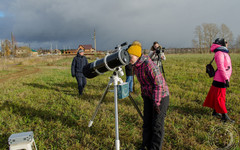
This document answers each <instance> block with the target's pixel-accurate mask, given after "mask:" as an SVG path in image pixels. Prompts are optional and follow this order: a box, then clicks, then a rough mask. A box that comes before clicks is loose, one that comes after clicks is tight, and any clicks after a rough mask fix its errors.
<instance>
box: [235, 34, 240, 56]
mask: <svg viewBox="0 0 240 150" xmlns="http://www.w3.org/2000/svg"><path fill="white" fill-rule="evenodd" d="M235 48H236V50H237V51H238V52H240V35H238V37H237V39H236V42H235Z"/></svg>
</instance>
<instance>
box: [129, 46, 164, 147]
mask: <svg viewBox="0 0 240 150" xmlns="http://www.w3.org/2000/svg"><path fill="white" fill-rule="evenodd" d="M128 53H129V55H130V57H131V59H130V63H131V64H132V65H133V69H134V73H135V74H136V76H137V79H138V81H139V82H140V84H141V93H142V98H143V100H144V116H143V142H142V148H141V149H145V147H147V149H148V150H160V149H161V148H162V143H163V138H164V118H165V116H166V112H167V108H168V105H169V91H168V86H167V83H166V81H165V80H164V78H163V76H162V74H161V72H160V70H159V67H158V66H157V65H156V64H155V63H153V61H152V60H151V59H150V57H148V56H145V55H142V48H141V43H140V42H138V41H134V42H133V44H132V45H131V46H130V47H129V49H128Z"/></svg>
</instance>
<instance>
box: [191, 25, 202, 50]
mask: <svg viewBox="0 0 240 150" xmlns="http://www.w3.org/2000/svg"><path fill="white" fill-rule="evenodd" d="M194 34H195V39H193V40H192V42H193V45H194V47H195V48H197V49H200V52H202V49H203V48H204V45H203V31H202V27H201V26H197V27H196V28H195V32H194Z"/></svg>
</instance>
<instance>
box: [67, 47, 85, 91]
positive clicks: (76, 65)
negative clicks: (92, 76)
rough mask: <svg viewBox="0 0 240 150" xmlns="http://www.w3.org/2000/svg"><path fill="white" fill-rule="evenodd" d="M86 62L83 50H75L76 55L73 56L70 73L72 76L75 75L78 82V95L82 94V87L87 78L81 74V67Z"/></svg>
mask: <svg viewBox="0 0 240 150" xmlns="http://www.w3.org/2000/svg"><path fill="white" fill-rule="evenodd" d="M86 64H88V61H87V58H86V57H85V56H84V50H82V49H80V50H78V52H77V56H75V57H74V58H73V61H72V67H71V73H72V77H76V79H77V82H78V90H79V95H82V92H83V88H84V87H85V85H86V83H87V80H86V78H85V76H84V75H83V67H84V66H85V65H86Z"/></svg>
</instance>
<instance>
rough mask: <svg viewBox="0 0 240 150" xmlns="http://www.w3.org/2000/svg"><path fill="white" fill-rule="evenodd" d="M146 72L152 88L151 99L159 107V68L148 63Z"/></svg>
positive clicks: (160, 89) (160, 90)
mask: <svg viewBox="0 0 240 150" xmlns="http://www.w3.org/2000/svg"><path fill="white" fill-rule="evenodd" d="M146 68H147V72H148V77H149V78H150V80H151V82H152V86H153V89H152V90H153V91H152V99H153V100H154V102H155V105H157V106H160V102H161V92H162V88H161V83H162V82H161V73H160V70H159V67H157V66H156V65H154V64H153V62H152V61H151V62H149V63H148V67H146Z"/></svg>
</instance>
